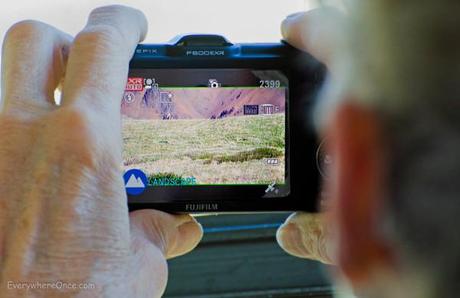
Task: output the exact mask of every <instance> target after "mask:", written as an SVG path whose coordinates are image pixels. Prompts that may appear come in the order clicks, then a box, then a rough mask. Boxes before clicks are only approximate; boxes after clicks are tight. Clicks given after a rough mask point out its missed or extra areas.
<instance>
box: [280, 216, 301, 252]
mask: <svg viewBox="0 0 460 298" xmlns="http://www.w3.org/2000/svg"><path fill="white" fill-rule="evenodd" d="M276 236H277V240H278V243H279V244H280V245H281V247H282V248H283V249H284V250H285V251H286V252H288V253H290V254H291V255H294V256H296V257H303V258H305V257H307V250H306V249H305V246H304V244H303V238H302V232H301V230H300V228H299V227H298V226H297V224H295V223H292V222H291V223H287V224H284V225H282V226H281V227H280V229H279V230H278V233H277V235H276Z"/></svg>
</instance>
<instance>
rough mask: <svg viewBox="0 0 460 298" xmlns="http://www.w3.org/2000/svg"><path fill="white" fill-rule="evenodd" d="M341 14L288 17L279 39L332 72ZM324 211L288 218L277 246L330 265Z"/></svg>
mask: <svg viewBox="0 0 460 298" xmlns="http://www.w3.org/2000/svg"><path fill="white" fill-rule="evenodd" d="M343 22H344V15H343V14H342V13H341V12H340V11H338V10H336V9H334V8H320V9H316V10H312V11H309V12H301V13H296V14H293V15H291V16H288V17H287V18H286V19H285V20H284V22H283V23H282V26H281V31H282V34H283V38H284V39H285V40H286V41H287V42H288V43H290V44H291V45H293V46H294V47H296V48H298V49H300V50H303V51H307V52H309V53H310V54H311V55H313V56H314V57H315V58H316V59H318V60H319V61H321V62H323V63H325V64H326V66H327V67H328V69H329V72H334V67H333V66H334V58H335V56H336V53H335V51H336V50H337V49H338V48H340V47H339V43H340V42H342V41H341V38H342V36H341V34H340V28H341V26H342V25H343ZM330 233H331V232H330V229H328V214H327V212H323V213H318V214H312V213H305V212H297V213H294V214H293V215H291V216H290V217H289V218H288V219H287V220H286V222H285V223H284V224H283V225H282V226H281V227H280V228H279V230H278V232H277V240H278V243H279V244H280V246H281V247H282V248H283V249H284V250H285V251H286V252H288V253H289V254H292V255H294V256H297V257H301V258H308V259H312V260H317V261H320V262H323V263H326V264H332V263H334V262H333V260H332V258H331V255H332V246H333V245H332V240H331V239H330V237H329V235H330Z"/></svg>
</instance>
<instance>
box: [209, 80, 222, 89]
mask: <svg viewBox="0 0 460 298" xmlns="http://www.w3.org/2000/svg"><path fill="white" fill-rule="evenodd" d="M208 86H209V88H220V86H221V84H220V83H219V81H217V80H216V79H209V82H208Z"/></svg>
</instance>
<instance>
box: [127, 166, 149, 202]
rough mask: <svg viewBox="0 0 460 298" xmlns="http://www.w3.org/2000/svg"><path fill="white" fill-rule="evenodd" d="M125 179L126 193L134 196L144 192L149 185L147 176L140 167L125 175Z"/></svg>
mask: <svg viewBox="0 0 460 298" xmlns="http://www.w3.org/2000/svg"><path fill="white" fill-rule="evenodd" d="M123 178H124V180H125V187H126V193H127V194H128V195H132V196H138V195H140V194H142V193H143V192H144V190H145V188H146V187H147V185H148V182H147V176H146V175H145V173H144V172H142V171H141V170H138V169H132V170H129V171H127V172H126V173H125V175H124V176H123Z"/></svg>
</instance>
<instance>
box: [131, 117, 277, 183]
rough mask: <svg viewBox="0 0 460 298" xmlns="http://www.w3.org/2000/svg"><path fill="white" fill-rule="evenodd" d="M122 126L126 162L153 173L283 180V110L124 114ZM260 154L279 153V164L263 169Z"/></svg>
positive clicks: (202, 179) (213, 179)
mask: <svg viewBox="0 0 460 298" xmlns="http://www.w3.org/2000/svg"><path fill="white" fill-rule="evenodd" d="M123 131H124V134H123V140H124V153H123V155H124V161H125V167H127V168H134V167H138V168H141V169H144V170H145V171H146V172H147V173H148V174H152V175H153V174H156V173H159V172H162V173H169V174H171V175H176V176H178V177H196V178H197V181H198V183H200V184H201V183H231V182H232V179H233V180H234V179H237V180H238V182H244V181H247V182H249V183H253V182H258V181H259V182H261V183H265V182H266V181H270V180H271V181H273V175H276V177H275V178H276V179H278V180H279V181H280V182H284V150H285V117H284V115H283V114H275V115H270V116H241V117H229V118H224V119H218V120H209V119H193V120H169V121H165V120H133V119H127V118H124V119H123ZM265 158H280V159H281V160H282V163H281V164H280V169H278V170H276V171H274V170H273V167H272V168H270V169H269V171H266V172H264V171H263V167H264V165H263V159H265ZM238 171H240V172H242V173H238ZM228 172H230V174H229V173H228ZM274 172H276V174H274ZM232 173H233V174H232ZM232 175H233V176H234V178H229V180H228V181H227V176H229V177H230V176H232ZM244 175H246V176H247V177H243V176H244ZM233 176H232V177H233ZM176 178H177V177H176Z"/></svg>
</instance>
